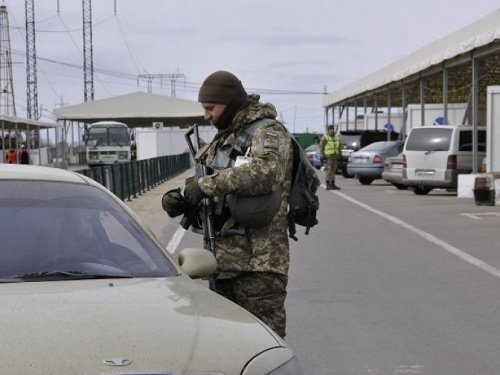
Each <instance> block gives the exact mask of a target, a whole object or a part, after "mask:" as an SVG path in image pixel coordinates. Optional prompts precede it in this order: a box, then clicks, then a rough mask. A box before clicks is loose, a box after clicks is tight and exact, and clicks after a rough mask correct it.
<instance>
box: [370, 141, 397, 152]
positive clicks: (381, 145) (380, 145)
mask: <svg viewBox="0 0 500 375" xmlns="http://www.w3.org/2000/svg"><path fill="white" fill-rule="evenodd" d="M395 144H396V143H394V142H375V143H372V144H369V145H368V146H366V147H364V148H363V149H362V151H376V152H383V151H385V150H389V149H390V148H392V147H394V145H395Z"/></svg>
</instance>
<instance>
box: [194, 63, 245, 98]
mask: <svg viewBox="0 0 500 375" xmlns="http://www.w3.org/2000/svg"><path fill="white" fill-rule="evenodd" d="M246 98H247V93H246V91H245V89H244V88H243V85H242V84H241V81H240V80H239V79H238V77H236V76H235V75H234V74H232V73H230V72H226V71H224V70H219V71H217V72H215V73H212V74H210V75H209V76H208V77H207V78H206V79H205V81H204V82H203V84H202V85H201V88H200V92H199V93H198V101H199V102H200V103H216V104H226V105H227V104H229V103H231V102H233V103H243V102H244V101H245V100H246Z"/></svg>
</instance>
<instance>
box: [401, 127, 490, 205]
mask: <svg viewBox="0 0 500 375" xmlns="http://www.w3.org/2000/svg"><path fill="white" fill-rule="evenodd" d="M472 131H473V129H472V126H464V125H461V126H454V125H440V126H421V127H417V128H413V129H411V130H410V133H409V134H408V138H407V140H406V144H405V149H404V152H403V154H404V155H403V162H404V168H403V182H404V184H405V185H408V186H410V188H411V189H412V190H413V192H414V193H415V194H417V195H425V194H428V193H429V192H430V191H431V190H432V189H436V188H440V189H447V190H456V189H457V185H458V175H459V174H468V173H471V172H472V170H473V161H472V159H473V155H472ZM477 133H478V134H477V135H478V155H477V156H478V158H477V165H476V167H477V169H476V170H479V168H480V163H481V162H482V160H483V158H484V157H485V156H486V128H485V127H484V126H483V127H479V128H478V132H477Z"/></svg>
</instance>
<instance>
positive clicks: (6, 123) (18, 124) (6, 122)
mask: <svg viewBox="0 0 500 375" xmlns="http://www.w3.org/2000/svg"><path fill="white" fill-rule="evenodd" d="M60 127H62V125H60V124H56V123H48V122H42V121H37V120H32V119H28V118H22V117H16V116H6V115H0V130H1V129H4V130H20V131H28V130H41V129H48V128H60Z"/></svg>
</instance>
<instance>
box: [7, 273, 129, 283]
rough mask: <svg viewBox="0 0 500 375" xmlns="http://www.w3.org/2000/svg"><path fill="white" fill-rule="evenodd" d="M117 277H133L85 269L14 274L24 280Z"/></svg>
mask: <svg viewBox="0 0 500 375" xmlns="http://www.w3.org/2000/svg"><path fill="white" fill-rule="evenodd" d="M116 278H133V276H132V275H130V274H128V273H90V272H84V271H46V272H34V273H25V274H22V275H17V276H13V277H12V279H18V280H22V281H42V280H43V281H45V280H67V279H71V280H80V279H116Z"/></svg>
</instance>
